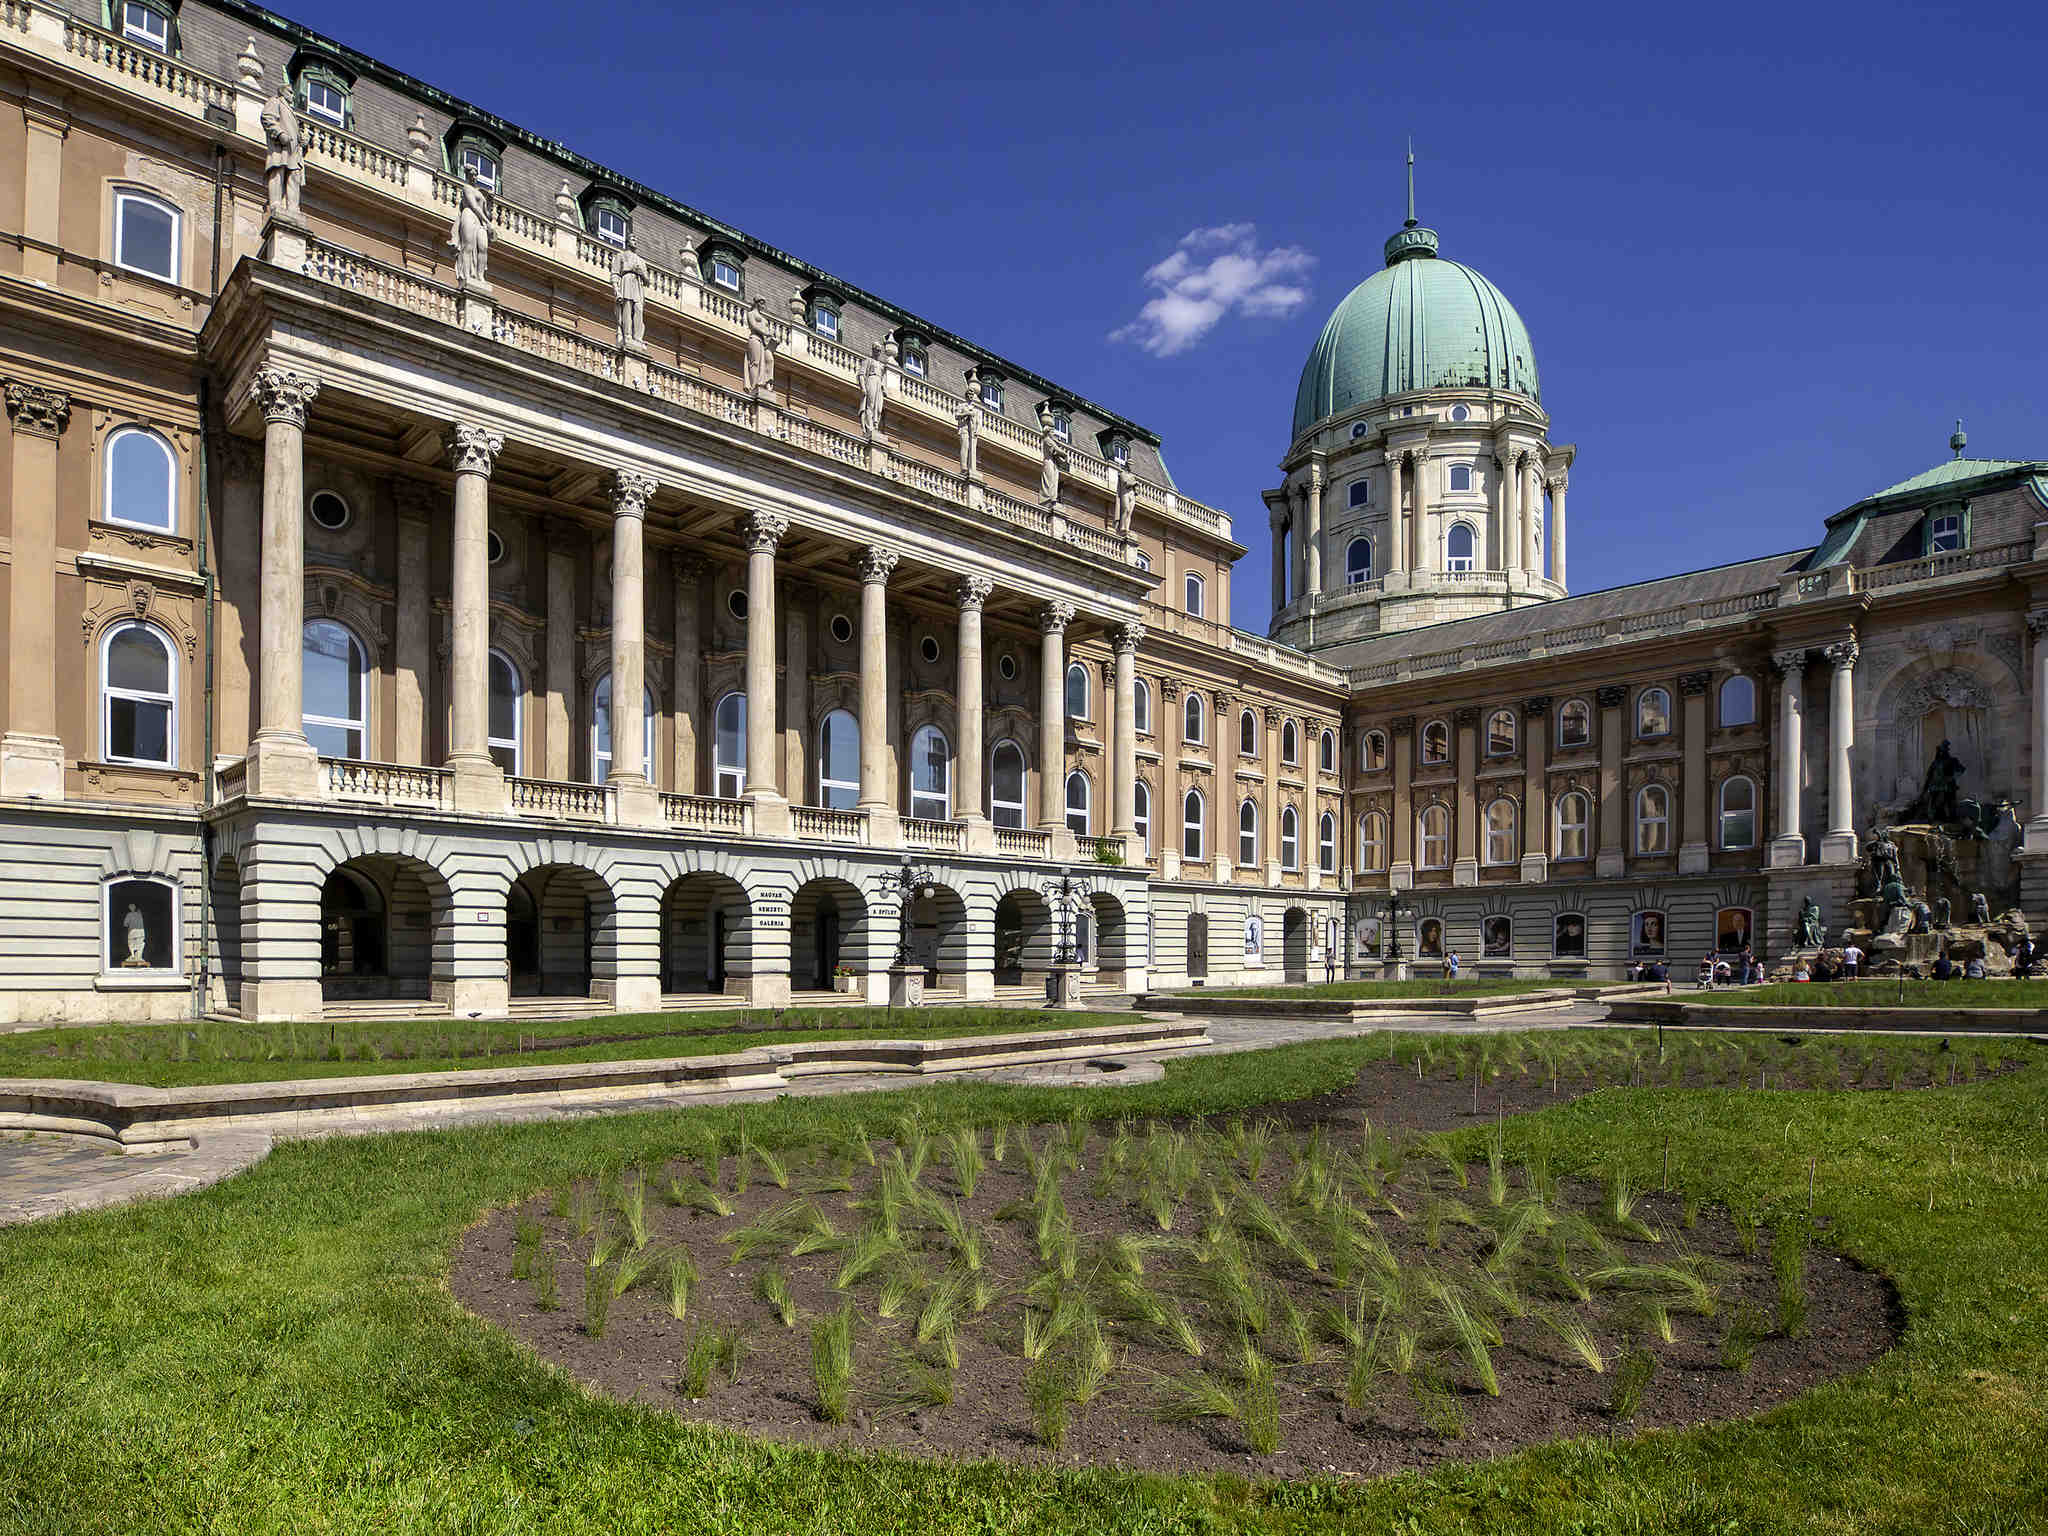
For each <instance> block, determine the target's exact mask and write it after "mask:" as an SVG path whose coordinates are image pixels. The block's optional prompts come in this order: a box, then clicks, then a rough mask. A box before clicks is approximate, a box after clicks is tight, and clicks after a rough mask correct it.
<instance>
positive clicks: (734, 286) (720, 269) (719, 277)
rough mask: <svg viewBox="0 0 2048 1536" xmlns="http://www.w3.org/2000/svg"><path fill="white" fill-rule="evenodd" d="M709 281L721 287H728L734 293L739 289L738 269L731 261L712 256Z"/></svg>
mask: <svg viewBox="0 0 2048 1536" xmlns="http://www.w3.org/2000/svg"><path fill="white" fill-rule="evenodd" d="M711 281H712V282H714V283H716V284H718V286H719V287H721V288H730V289H731V290H732V291H733V292H734V293H738V292H739V291H740V269H739V268H738V267H736V266H734V265H733V264H732V263H731V262H729V261H726V260H724V259H723V258H721V257H716V256H714V257H713V258H712V259H711Z"/></svg>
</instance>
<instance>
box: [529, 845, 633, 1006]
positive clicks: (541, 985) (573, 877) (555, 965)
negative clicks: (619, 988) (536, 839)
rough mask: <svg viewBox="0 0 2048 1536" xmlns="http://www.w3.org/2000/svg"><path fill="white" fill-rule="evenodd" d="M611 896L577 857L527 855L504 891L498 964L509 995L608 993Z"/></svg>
mask: <svg viewBox="0 0 2048 1536" xmlns="http://www.w3.org/2000/svg"><path fill="white" fill-rule="evenodd" d="M618 916H619V913H618V900H617V898H616V897H615V895H614V894H613V891H612V887H611V885H610V883H609V882H607V881H606V880H605V879H604V878H603V877H602V876H600V875H599V874H598V873H597V872H596V871H595V870H593V869H591V868H589V867H588V866H587V865H584V864H580V863H566V862H565V863H554V862H542V861H538V860H536V861H534V862H532V863H530V864H529V865H528V867H527V868H526V869H524V870H523V871H521V873H520V874H519V875H518V876H517V877H516V878H515V879H514V880H513V881H512V883H511V884H510V886H508V887H507V888H506V891H505V967H506V971H507V974H508V978H509V980H510V983H511V991H512V995H513V996H514V997H590V996H593V995H602V996H604V997H605V998H606V999H607V1000H609V999H610V997H611V993H610V991H609V990H606V991H604V992H601V993H600V991H599V988H598V985H597V983H598V982H599V981H600V980H603V981H605V982H607V983H608V982H611V981H613V980H614V979H616V977H617V975H618V969H619V966H618V959H619V957H618V935H619V928H618Z"/></svg>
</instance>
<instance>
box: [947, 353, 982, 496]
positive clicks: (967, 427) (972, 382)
mask: <svg viewBox="0 0 2048 1536" xmlns="http://www.w3.org/2000/svg"><path fill="white" fill-rule="evenodd" d="M980 393H981V379H980V377H979V375H977V374H976V373H975V371H974V370H973V369H972V368H970V369H968V370H967V393H966V394H964V395H962V396H961V397H960V403H959V404H958V405H956V406H955V407H954V408H953V425H954V426H956V427H958V428H959V429H960V476H961V478H962V479H964V480H972V479H974V478H975V476H976V475H978V474H979V473H980V472H981V406H980V405H979V404H977V403H976V400H975V397H976V396H977V395H979V394H980Z"/></svg>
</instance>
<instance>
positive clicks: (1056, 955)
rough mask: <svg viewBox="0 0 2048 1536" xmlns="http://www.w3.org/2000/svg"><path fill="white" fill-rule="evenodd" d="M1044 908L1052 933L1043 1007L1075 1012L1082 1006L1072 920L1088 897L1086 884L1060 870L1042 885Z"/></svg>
mask: <svg viewBox="0 0 2048 1536" xmlns="http://www.w3.org/2000/svg"><path fill="white" fill-rule="evenodd" d="M1039 889H1040V890H1041V891H1042V892H1043V893H1044V895H1045V900H1046V904H1047V905H1048V906H1050V907H1051V908H1052V913H1053V921H1054V923H1055V924H1056V925H1057V926H1056V928H1055V929H1054V942H1053V951H1052V975H1051V976H1050V977H1048V978H1047V980H1046V986H1045V1001H1046V1006H1048V1007H1051V1008H1078V1007H1080V1006H1081V962H1080V957H1079V955H1078V954H1077V953H1076V952H1075V946H1074V919H1075V917H1076V915H1077V914H1078V912H1079V910H1080V906H1081V902H1082V901H1083V900H1084V899H1085V898H1086V897H1087V896H1088V895H1089V894H1090V888H1089V885H1088V881H1087V880H1086V879H1085V878H1084V877H1080V876H1077V875H1075V874H1074V872H1073V871H1072V870H1069V869H1063V870H1061V871H1060V872H1059V874H1058V875H1057V876H1056V877H1054V878H1052V879H1049V880H1047V881H1045V883H1044V884H1042V885H1041V886H1040V887H1039Z"/></svg>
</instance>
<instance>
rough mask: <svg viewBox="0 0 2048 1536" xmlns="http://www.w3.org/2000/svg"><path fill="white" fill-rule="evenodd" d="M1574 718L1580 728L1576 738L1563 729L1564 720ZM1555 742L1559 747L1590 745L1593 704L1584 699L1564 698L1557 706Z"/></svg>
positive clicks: (1591, 741)
mask: <svg viewBox="0 0 2048 1536" xmlns="http://www.w3.org/2000/svg"><path fill="white" fill-rule="evenodd" d="M1571 718H1576V719H1577V720H1578V721H1579V724H1580V729H1579V734H1578V736H1577V737H1576V738H1574V737H1572V736H1569V735H1568V734H1567V733H1566V731H1565V721H1566V720H1567V719H1571ZM1557 744H1558V746H1559V747H1590V746H1591V745H1592V744H1593V706H1592V705H1590V704H1588V703H1587V702H1586V701H1585V700H1584V699H1566V700H1565V701H1564V702H1563V703H1562V704H1560V705H1558V706H1557Z"/></svg>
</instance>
